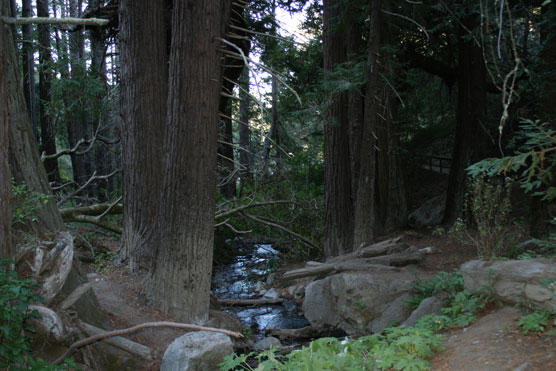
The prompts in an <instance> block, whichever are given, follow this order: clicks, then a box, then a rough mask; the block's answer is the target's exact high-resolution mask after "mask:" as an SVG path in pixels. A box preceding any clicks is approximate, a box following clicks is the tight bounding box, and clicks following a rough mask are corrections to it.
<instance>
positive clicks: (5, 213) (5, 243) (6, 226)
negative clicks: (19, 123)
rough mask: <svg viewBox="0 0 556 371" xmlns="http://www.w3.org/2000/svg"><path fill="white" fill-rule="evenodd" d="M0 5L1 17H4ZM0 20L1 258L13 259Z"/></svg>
mask: <svg viewBox="0 0 556 371" xmlns="http://www.w3.org/2000/svg"><path fill="white" fill-rule="evenodd" d="M1 7H2V4H1V3H0V15H2V9H1ZM4 27H5V25H4V22H2V19H1V18H0V257H7V258H12V257H13V253H12V247H11V242H12V236H11V231H12V210H11V204H10V200H11V194H12V182H11V175H10V168H9V166H8V107H7V105H6V102H7V81H6V72H7V70H8V69H7V68H6V67H7V58H6V49H7V48H6V45H5V44H6V41H7V35H6V31H5V30H4Z"/></svg>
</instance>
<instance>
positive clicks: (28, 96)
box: [21, 0, 40, 140]
mask: <svg viewBox="0 0 556 371" xmlns="http://www.w3.org/2000/svg"><path fill="white" fill-rule="evenodd" d="M21 5H22V9H21V12H22V16H23V17H32V16H33V9H32V8H31V0H23V1H22V2H21ZM21 31H22V34H23V47H22V48H21V61H22V67H23V93H24V94H25V102H26V103H27V110H28V111H29V117H30V118H31V126H32V127H33V133H34V134H35V138H36V139H37V140H39V139H40V136H39V129H38V127H37V113H36V104H35V59H34V58H33V53H34V50H35V49H34V48H33V25H31V24H25V25H22V26H21Z"/></svg>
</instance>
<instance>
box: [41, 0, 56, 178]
mask: <svg viewBox="0 0 556 371" xmlns="http://www.w3.org/2000/svg"><path fill="white" fill-rule="evenodd" d="M37 16H38V17H48V16H49V12H48V0H37ZM37 28H38V31H39V97H40V104H39V115H40V121H41V151H42V152H45V153H46V154H47V155H51V154H54V153H56V127H55V126H54V123H53V121H52V115H51V113H50V112H49V108H48V106H49V104H50V103H51V102H52V89H51V85H52V66H51V64H52V54H51V47H50V26H49V25H47V24H40V25H38V26H37ZM44 166H45V168H46V173H47V174H48V180H49V181H50V182H58V181H59V180H60V171H59V170H58V160H57V159H50V160H46V161H45V162H44Z"/></svg>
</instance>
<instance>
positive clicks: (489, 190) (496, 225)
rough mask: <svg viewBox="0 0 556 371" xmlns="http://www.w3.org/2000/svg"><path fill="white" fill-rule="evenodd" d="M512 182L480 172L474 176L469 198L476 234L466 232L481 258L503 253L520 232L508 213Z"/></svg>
mask: <svg viewBox="0 0 556 371" xmlns="http://www.w3.org/2000/svg"><path fill="white" fill-rule="evenodd" d="M511 184H512V182H511V180H510V179H508V178H506V179H504V180H503V182H502V183H499V184H495V183H494V181H493V180H488V179H487V178H486V177H485V176H483V175H477V176H476V177H475V178H473V181H472V185H471V191H470V199H469V200H468V202H469V204H470V205H469V206H470V212H471V214H472V218H473V221H474V223H475V225H476V228H477V235H476V237H473V236H472V235H471V234H469V233H467V234H468V236H469V237H470V238H471V240H472V241H473V242H474V243H475V245H476V247H477V252H478V255H479V257H480V258H483V259H493V258H495V257H501V256H506V254H508V252H509V251H510V250H511V248H512V247H514V246H516V245H517V242H518V240H519V238H520V237H521V235H522V233H521V230H520V228H519V227H518V226H517V225H516V223H515V222H513V220H512V217H511V215H510V214H511V210H512V205H511V202H510V193H511Z"/></svg>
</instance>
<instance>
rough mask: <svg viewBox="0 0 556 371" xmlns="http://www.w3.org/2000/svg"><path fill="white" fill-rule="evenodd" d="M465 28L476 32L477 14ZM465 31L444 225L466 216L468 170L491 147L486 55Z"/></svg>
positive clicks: (461, 33)
mask: <svg viewBox="0 0 556 371" xmlns="http://www.w3.org/2000/svg"><path fill="white" fill-rule="evenodd" d="M463 23H464V25H465V26H466V29H474V26H475V25H477V24H478V15H477V14H475V15H470V16H467V17H466V19H464V20H463ZM466 29H463V27H460V28H459V31H458V32H459V40H458V49H459V65H458V70H459V71H458V72H459V73H458V103H457V112H456V116H457V117H456V137H455V144H454V153H453V156H452V158H453V160H452V166H451V168H450V176H449V179H448V190H447V197H446V212H445V214H444V222H445V223H453V222H454V221H455V220H456V219H457V218H459V217H462V216H463V205H464V200H465V188H466V184H465V183H466V181H467V175H466V171H465V169H466V168H467V167H468V166H470V165H471V164H473V163H475V162H477V161H479V160H481V159H483V158H485V157H486V156H485V155H486V152H487V149H488V146H489V143H488V140H489V136H488V132H487V125H486V124H487V107H486V104H487V103H486V102H487V100H486V68H485V64H484V60H483V52H482V49H481V47H480V46H478V45H477V44H476V42H475V41H474V40H473V39H469V38H468V34H467V31H466Z"/></svg>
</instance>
